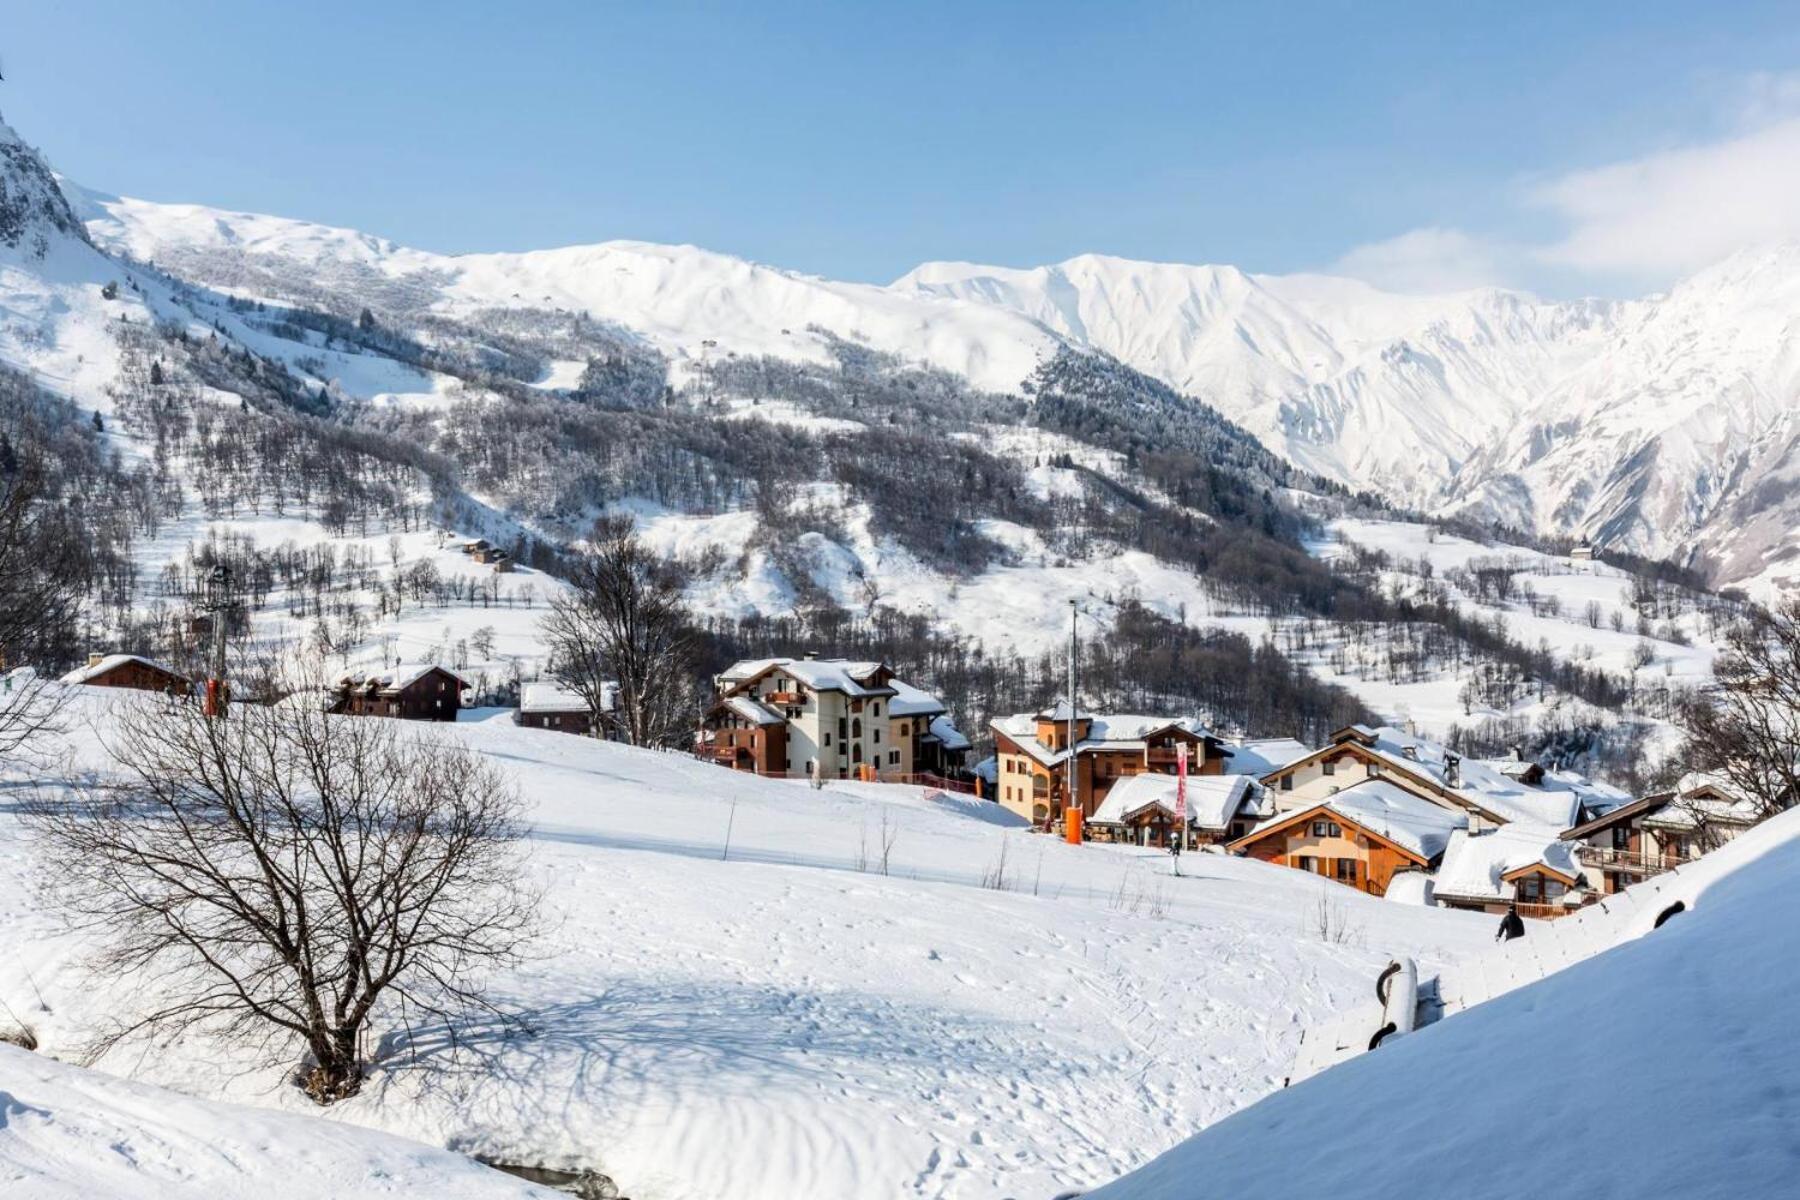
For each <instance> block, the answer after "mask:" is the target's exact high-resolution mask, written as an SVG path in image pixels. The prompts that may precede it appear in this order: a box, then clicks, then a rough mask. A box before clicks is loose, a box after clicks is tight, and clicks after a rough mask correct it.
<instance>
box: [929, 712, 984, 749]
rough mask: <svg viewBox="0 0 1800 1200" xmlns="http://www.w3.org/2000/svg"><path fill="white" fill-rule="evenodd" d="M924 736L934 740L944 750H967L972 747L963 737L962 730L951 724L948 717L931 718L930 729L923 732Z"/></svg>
mask: <svg viewBox="0 0 1800 1200" xmlns="http://www.w3.org/2000/svg"><path fill="white" fill-rule="evenodd" d="M924 736H926V737H931V738H936V739H937V740H938V742H939V744H941V745H942V746H943V747H944V749H946V750H967V749H969V748H970V747H971V746H973V745H974V743H973V742H971V741H969V739H968V738H967V737H965V736H963V732H962V730H960V729H958V728H957V727H956V726H955V725H953V724H951V722H950V718H949V717H933V718H931V727H930V728H929V729H927V730H926V731H925V735H924Z"/></svg>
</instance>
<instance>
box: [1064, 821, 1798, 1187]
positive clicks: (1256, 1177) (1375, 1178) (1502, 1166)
mask: <svg viewBox="0 0 1800 1200" xmlns="http://www.w3.org/2000/svg"><path fill="white" fill-rule="evenodd" d="M1796 872H1800V812H1788V813H1785V814H1783V815H1782V816H1779V817H1776V818H1774V819H1773V820H1771V821H1770V822H1768V823H1767V824H1765V825H1763V826H1761V827H1759V828H1756V829H1753V830H1751V831H1750V832H1748V833H1746V834H1744V835H1743V836H1742V837H1740V838H1738V839H1737V840H1736V841H1734V842H1733V843H1731V844H1730V845H1729V846H1726V847H1725V848H1723V849H1721V850H1718V851H1715V852H1714V853H1713V854H1711V855H1708V856H1707V857H1706V858H1703V859H1701V860H1700V861H1699V862H1698V863H1695V864H1693V865H1692V866H1689V867H1685V868H1683V871H1682V874H1683V875H1687V876H1688V880H1687V881H1686V883H1687V886H1686V887H1685V888H1684V889H1682V890H1685V891H1686V892H1687V894H1686V898H1685V901H1684V902H1685V904H1686V909H1687V911H1684V912H1682V913H1680V914H1679V915H1676V916H1674V917H1672V918H1670V919H1669V921H1668V923H1667V924H1665V925H1664V926H1662V927H1661V928H1658V929H1655V930H1654V931H1653V932H1646V931H1645V930H1644V929H1642V928H1641V927H1634V928H1631V929H1630V930H1629V931H1628V932H1629V933H1631V934H1633V935H1636V934H1638V933H1643V934H1644V936H1642V937H1634V939H1633V940H1629V941H1625V942H1623V943H1621V944H1619V945H1617V946H1615V947H1613V948H1612V949H1610V950H1607V951H1605V952H1604V953H1601V954H1598V955H1596V956H1595V957H1592V958H1589V959H1586V960H1585V961H1578V962H1576V963H1575V964H1574V965H1572V966H1569V967H1568V968H1567V969H1565V970H1562V971H1560V972H1558V973H1556V974H1553V975H1551V976H1549V977H1548V978H1545V979H1543V980H1541V981H1539V982H1537V983H1534V984H1531V985H1529V986H1526V987H1523V988H1520V989H1519V990H1517V991H1511V992H1507V993H1506V994H1504V995H1501V996H1499V997H1497V998H1496V999H1493V1000H1490V1001H1488V1002H1487V1003H1484V1004H1479V1005H1477V1006H1475V1007H1474V1008H1471V1009H1469V1010H1468V1011H1467V1012H1464V1013H1461V1014H1458V1015H1456V1016H1453V1017H1450V1018H1449V1019H1447V1020H1444V1021H1441V1022H1439V1023H1437V1024H1435V1025H1431V1026H1427V1027H1426V1028H1425V1029H1423V1030H1421V1031H1420V1032H1418V1033H1416V1034H1413V1035H1411V1036H1408V1037H1404V1038H1402V1039H1400V1040H1399V1041H1397V1042H1394V1043H1392V1044H1391V1045H1383V1046H1382V1047H1381V1048H1380V1049H1378V1050H1376V1051H1375V1052H1373V1053H1370V1054H1366V1055H1364V1056H1362V1057H1360V1058H1356V1059H1353V1060H1351V1061H1350V1062H1348V1063H1345V1064H1343V1065H1341V1066H1338V1067H1335V1068H1333V1069H1331V1070H1329V1071H1326V1072H1324V1073H1323V1074H1320V1075H1318V1076H1315V1077H1314V1078H1312V1079H1309V1080H1306V1081H1305V1082H1303V1083H1300V1084H1296V1085H1295V1086H1294V1087H1293V1088H1291V1089H1288V1090H1285V1091H1282V1092H1279V1093H1276V1094H1274V1095H1272V1096H1270V1097H1269V1098H1268V1099H1267V1100H1265V1101H1263V1102H1262V1103H1259V1104H1256V1105H1254V1106H1253V1107H1251V1108H1249V1109H1247V1110H1245V1111H1243V1112H1241V1113H1239V1114H1237V1115H1236V1116H1234V1117H1232V1118H1230V1119H1229V1120H1226V1121H1223V1122H1220V1123H1219V1124H1218V1125H1216V1126H1214V1127H1213V1128H1211V1129H1209V1130H1207V1131H1206V1132H1205V1133H1202V1134H1201V1135H1200V1136H1199V1137H1196V1138H1194V1139H1192V1140H1191V1141H1189V1142H1187V1143H1186V1144H1184V1145H1183V1146H1181V1147H1180V1148H1178V1149H1176V1150H1173V1151H1171V1152H1170V1153H1168V1154H1166V1155H1164V1156H1163V1157H1162V1158H1159V1159H1158V1160H1157V1161H1156V1162H1154V1163H1152V1164H1151V1165H1150V1166H1148V1167H1146V1168H1144V1169H1143V1170H1141V1171H1138V1172H1136V1173H1134V1174H1132V1175H1130V1176H1128V1177H1126V1178H1124V1179H1122V1180H1120V1181H1118V1182H1117V1183H1115V1184H1113V1185H1111V1186H1109V1187H1104V1188H1101V1189H1099V1190H1098V1191H1095V1192H1093V1193H1092V1194H1091V1196H1090V1200H1192V1198H1193V1197H1195V1196H1230V1197H1236V1198H1242V1200H1257V1198H1259V1197H1269V1198H1270V1200H1276V1198H1285V1197H1290V1196H1296V1195H1313V1194H1329V1195H1332V1196H1341V1197H1350V1198H1355V1200H1361V1198H1364V1197H1367V1198H1368V1200H1377V1198H1382V1200H1385V1198H1386V1197H1390V1196H1394V1195H1397V1194H1401V1195H1404V1194H1411V1192H1412V1189H1415V1188H1416V1189H1418V1190H1419V1193H1420V1194H1431V1195H1440V1196H1447V1197H1448V1196H1453V1197H1456V1200H1490V1198H1491V1200H1502V1198H1511V1197H1517V1196H1520V1195H1526V1194H1533V1193H1538V1192H1544V1191H1546V1190H1548V1191H1553V1192H1554V1193H1555V1194H1558V1195H1569V1196H1620V1197H1625V1196H1630V1197H1638V1198H1642V1200H1711V1198H1715V1197H1716V1198H1719V1200H1725V1198H1727V1197H1731V1198H1736V1197H1774V1196H1788V1195H1792V1194H1793V1192H1794V1163H1795V1160H1796V1158H1797V1157H1800V1135H1796V1132H1795V1129H1796V1118H1797V1117H1800V1113H1797V1112H1796V1105H1795V1100H1794V1097H1795V1095H1796V1094H1800V1055H1796V1054H1795V1053H1794V1046H1793V1038H1792V1033H1791V1031H1790V1030H1789V1029H1788V1027H1787V1023H1786V1022H1785V1021H1784V1020H1782V1019H1781V1016H1782V1014H1784V1013H1786V1012H1787V1011H1788V1009H1789V1008H1790V1006H1791V1004H1792V998H1793V996H1794V994H1795V990H1796V988H1800V933H1797V932H1796V929H1795V924H1794V921H1793V880H1794V877H1795V874H1796ZM1644 915H1645V916H1648V915H1649V914H1644ZM1526 936H1527V941H1529V940H1530V937H1531V935H1530V934H1529V933H1528V934H1527V935H1526ZM1272 1164H1275V1166H1274V1167H1273V1168H1272Z"/></svg>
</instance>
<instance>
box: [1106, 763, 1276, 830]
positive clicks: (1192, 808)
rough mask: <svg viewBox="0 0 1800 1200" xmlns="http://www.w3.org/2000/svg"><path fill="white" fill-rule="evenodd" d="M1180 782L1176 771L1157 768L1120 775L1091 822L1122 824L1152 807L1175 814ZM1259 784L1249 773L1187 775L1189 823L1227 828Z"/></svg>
mask: <svg viewBox="0 0 1800 1200" xmlns="http://www.w3.org/2000/svg"><path fill="white" fill-rule="evenodd" d="M1179 782H1180V781H1179V780H1178V779H1177V778H1176V777H1175V776H1173V775H1162V774H1157V773H1154V772H1146V773H1145V774H1142V775H1132V776H1128V777H1127V778H1125V779H1121V780H1120V781H1119V782H1117V783H1115V784H1113V785H1112V789H1111V790H1110V791H1108V792H1107V793H1106V799H1105V800H1103V801H1101V802H1100V807H1099V808H1097V809H1095V810H1094V815H1093V816H1092V817H1091V818H1090V822H1091V823H1093V824H1096V825H1122V824H1124V823H1125V822H1126V821H1129V820H1130V819H1131V818H1132V817H1134V816H1136V815H1137V814H1138V813H1141V812H1143V811H1144V810H1145V809H1146V808H1152V807H1154V808H1160V809H1162V810H1163V811H1164V812H1166V813H1168V814H1169V815H1170V816H1171V817H1172V816H1174V815H1175V789H1176V786H1177V785H1178V784H1179ZM1257 787H1258V785H1257V783H1256V781H1255V780H1253V779H1251V778H1250V777H1249V776H1247V775H1190V776H1188V780H1187V809H1188V823H1189V824H1190V825H1194V826H1197V827H1198V828H1201V829H1208V830H1222V829H1224V828H1225V827H1226V826H1228V825H1230V824H1231V819H1232V818H1233V817H1235V816H1237V814H1238V810H1239V809H1240V808H1241V807H1242V806H1243V804H1244V802H1245V801H1246V800H1248V799H1249V798H1250V797H1251V796H1253V795H1254V794H1255V792H1256V791H1257Z"/></svg>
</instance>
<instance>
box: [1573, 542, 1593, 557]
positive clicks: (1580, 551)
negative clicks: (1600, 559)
mask: <svg viewBox="0 0 1800 1200" xmlns="http://www.w3.org/2000/svg"><path fill="white" fill-rule="evenodd" d="M1569 558H1570V560H1571V561H1573V562H1593V561H1594V543H1592V542H1590V541H1588V540H1587V539H1586V538H1582V539H1581V540H1580V541H1579V542H1576V543H1575V544H1574V545H1573V546H1571V547H1569Z"/></svg>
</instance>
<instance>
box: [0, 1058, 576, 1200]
mask: <svg viewBox="0 0 1800 1200" xmlns="http://www.w3.org/2000/svg"><path fill="white" fill-rule="evenodd" d="M0 1192H4V1193H5V1194H6V1195H8V1196H17V1197H20V1198H21V1200H23V1198H25V1197H30V1200H91V1198H92V1197H96V1196H112V1197H119V1198H120V1200H124V1198H126V1197H129V1198H130V1200H193V1198H195V1197H200V1196H205V1197H208V1198H209V1200H315V1198H316V1200H337V1198H339V1197H345V1196H433V1197H443V1198H444V1200H463V1198H465V1197H466V1198H467V1200H488V1198H491V1200H503V1198H507V1197H510V1198H512V1200H525V1198H526V1197H534V1198H536V1200H553V1198H554V1195H555V1194H556V1193H552V1192H550V1191H548V1190H547V1189H544V1188H537V1187H531V1186H529V1185H527V1184H524V1183H521V1182H520V1181H518V1180H517V1179H514V1178H512V1177H511V1176H508V1175H503V1174H501V1173H500V1172H498V1171H495V1170H492V1169H490V1168H488V1167H484V1166H482V1165H480V1164H479V1163H476V1162H474V1161H472V1160H471V1159H469V1158H466V1157H465V1156H463V1155H460V1154H453V1153H450V1152H448V1151H445V1150H440V1149H436V1148H434V1147H429V1146H422V1145H419V1144H418V1143H416V1142H408V1141H405V1140H404V1139H401V1138H396V1137H393V1136H392V1135H389V1134H382V1133H376V1132H374V1131H372V1130H366V1129H353V1128H347V1127H345V1126H344V1125H343V1124H342V1123H338V1122H331V1121H322V1120H318V1119H316V1118H310V1117H304V1116H295V1115H292V1114H288V1113H276V1112H268V1111H264V1110H259V1109H251V1108H246V1107H243V1106H241V1105H232V1104H218V1103H211V1102H208V1101H204V1100H196V1099H193V1098H191V1097H188V1096H183V1095H179V1094H177V1093H174V1092H171V1091H168V1090H166V1089H164V1088H157V1087H151V1086H149V1085H146V1084H142V1083H134V1082H131V1081H128V1080H124V1079H118V1078H115V1077H113V1076H111V1075H107V1074H104V1073H102V1072H100V1071H84V1070H82V1069H81V1068H79V1067H74V1066H70V1065H68V1064H66V1063H59V1062H56V1061H55V1060H53V1059H49V1058H45V1057H43V1056H40V1055H35V1054H30V1053H27V1052H26V1051H23V1050H19V1049H15V1048H14V1047H12V1046H7V1045H0Z"/></svg>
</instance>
